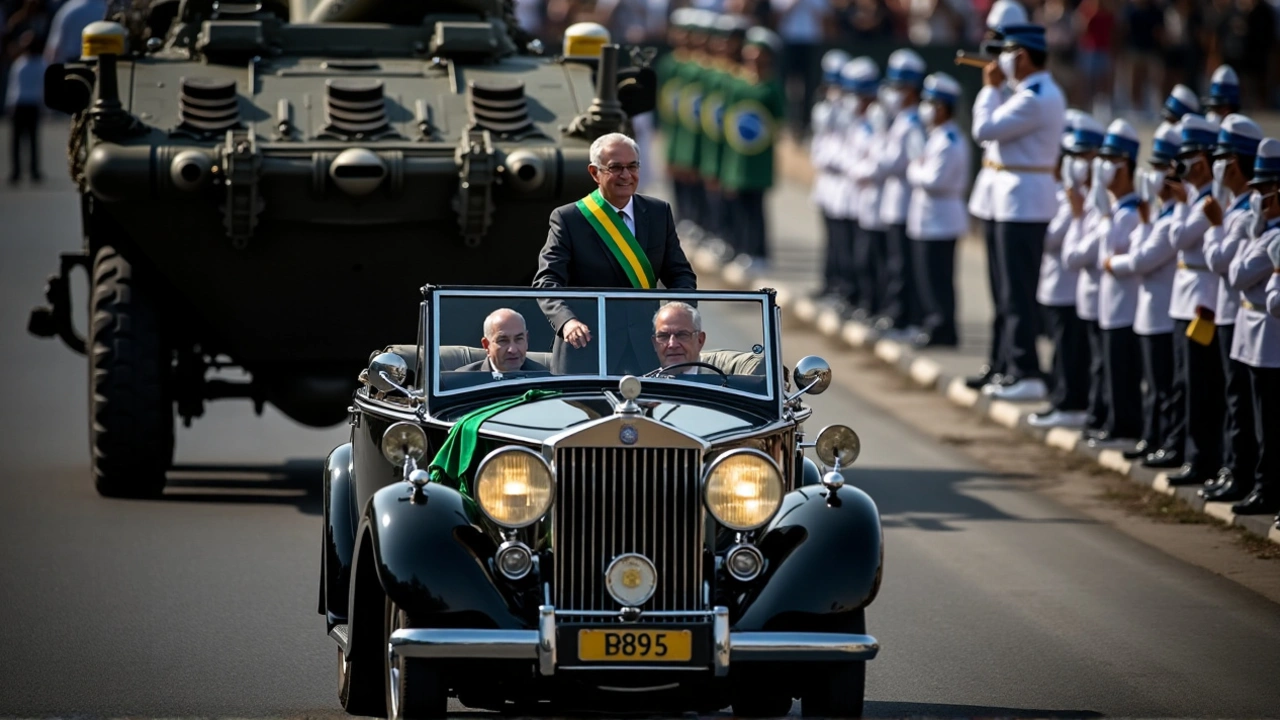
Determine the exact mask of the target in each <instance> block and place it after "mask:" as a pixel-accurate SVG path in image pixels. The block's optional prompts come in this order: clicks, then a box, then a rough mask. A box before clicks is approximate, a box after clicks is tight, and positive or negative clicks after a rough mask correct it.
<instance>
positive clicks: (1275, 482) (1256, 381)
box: [1249, 367, 1280, 493]
mask: <svg viewBox="0 0 1280 720" xmlns="http://www.w3.org/2000/svg"><path fill="white" fill-rule="evenodd" d="M1249 376H1250V380H1251V381H1252V383H1253V414H1254V418H1255V419H1256V420H1257V423H1258V426H1257V427H1258V472H1257V478H1258V479H1257V482H1258V485H1259V486H1261V487H1264V488H1267V490H1269V491H1271V492H1273V493H1274V492H1280V368H1256V367H1249Z"/></svg>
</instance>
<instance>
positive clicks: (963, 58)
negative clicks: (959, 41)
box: [956, 50, 995, 68]
mask: <svg viewBox="0 0 1280 720" xmlns="http://www.w3.org/2000/svg"><path fill="white" fill-rule="evenodd" d="M994 59H995V58H991V57H986V56H984V55H979V54H977V53H971V52H965V51H964V50H957V51H956V64H957V65H968V66H969V67H976V68H981V67H986V66H988V65H990V64H991V61H992V60H994Z"/></svg>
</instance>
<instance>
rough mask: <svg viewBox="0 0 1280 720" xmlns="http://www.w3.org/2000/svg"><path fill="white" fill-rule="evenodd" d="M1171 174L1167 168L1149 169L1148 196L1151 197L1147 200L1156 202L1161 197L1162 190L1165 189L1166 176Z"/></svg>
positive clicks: (1147, 176)
mask: <svg viewBox="0 0 1280 720" xmlns="http://www.w3.org/2000/svg"><path fill="white" fill-rule="evenodd" d="M1168 176H1169V172H1168V171H1167V170H1148V171H1147V174H1146V176H1145V178H1146V185H1147V196H1148V197H1149V198H1150V199H1149V200H1147V202H1149V203H1151V202H1155V201H1156V200H1159V199H1160V191H1161V190H1163V189H1164V181H1165V178H1167V177H1168Z"/></svg>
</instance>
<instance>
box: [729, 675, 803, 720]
mask: <svg viewBox="0 0 1280 720" xmlns="http://www.w3.org/2000/svg"><path fill="white" fill-rule="evenodd" d="M729 672H730V675H732V676H733V686H732V690H731V692H730V695H729V701H730V702H731V703H732V704H733V714H734V715H735V716H737V717H750V718H758V717H782V716H784V715H786V714H787V713H789V712H791V685H790V683H788V682H787V681H786V679H785V678H786V677H787V675H788V673H787V670H786V668H781V667H775V666H771V665H760V664H756V663H750V664H742V665H738V666H737V667H734V668H733V669H732V670H730V671H729Z"/></svg>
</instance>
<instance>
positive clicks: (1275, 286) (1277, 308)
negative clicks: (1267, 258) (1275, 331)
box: [1267, 272, 1280, 318]
mask: <svg viewBox="0 0 1280 720" xmlns="http://www.w3.org/2000/svg"><path fill="white" fill-rule="evenodd" d="M1267 314H1268V315H1270V316H1271V317H1273V318H1280V272H1273V273H1271V279H1270V280H1268V281H1267Z"/></svg>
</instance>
